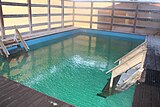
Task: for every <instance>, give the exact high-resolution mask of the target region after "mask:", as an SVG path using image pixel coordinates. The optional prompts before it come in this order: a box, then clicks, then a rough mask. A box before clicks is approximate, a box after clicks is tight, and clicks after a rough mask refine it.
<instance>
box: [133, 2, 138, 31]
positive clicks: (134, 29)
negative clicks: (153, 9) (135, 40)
mask: <svg viewBox="0 0 160 107" xmlns="http://www.w3.org/2000/svg"><path fill="white" fill-rule="evenodd" d="M138 5H139V3H136V13H135V18H134V25H133V33H135V31H136V25H137V17H138Z"/></svg>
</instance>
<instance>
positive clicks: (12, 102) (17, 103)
mask: <svg viewBox="0 0 160 107" xmlns="http://www.w3.org/2000/svg"><path fill="white" fill-rule="evenodd" d="M54 104H57V105H55V106H54ZM0 107H74V106H73V105H70V104H67V103H65V102H63V101H60V100H58V99H55V98H52V97H49V96H47V95H45V94H43V93H40V92H38V91H36V90H33V89H31V88H29V87H26V86H24V85H22V84H19V83H17V82H14V81H12V80H9V79H7V78H5V77H0Z"/></svg>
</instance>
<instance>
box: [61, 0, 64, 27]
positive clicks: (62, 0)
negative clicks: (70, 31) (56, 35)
mask: <svg viewBox="0 0 160 107" xmlns="http://www.w3.org/2000/svg"><path fill="white" fill-rule="evenodd" d="M61 6H62V18H61V21H62V28H64V0H61Z"/></svg>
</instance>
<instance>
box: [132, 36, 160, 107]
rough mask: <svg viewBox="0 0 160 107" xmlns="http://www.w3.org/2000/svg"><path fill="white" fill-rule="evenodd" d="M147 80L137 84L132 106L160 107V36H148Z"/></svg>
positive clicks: (145, 74) (144, 76)
mask: <svg viewBox="0 0 160 107" xmlns="http://www.w3.org/2000/svg"><path fill="white" fill-rule="evenodd" d="M147 43H148V44H147V48H148V51H147V55H146V59H145V73H143V74H144V75H143V78H145V82H140V83H138V84H137V85H136V89H135V93H134V98H133V103H132V107H160V36H148V37H147Z"/></svg>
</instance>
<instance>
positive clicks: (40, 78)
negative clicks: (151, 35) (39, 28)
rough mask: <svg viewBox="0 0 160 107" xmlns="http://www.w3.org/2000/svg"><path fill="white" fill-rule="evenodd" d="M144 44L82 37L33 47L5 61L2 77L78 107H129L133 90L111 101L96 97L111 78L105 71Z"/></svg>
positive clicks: (116, 96)
mask: <svg viewBox="0 0 160 107" xmlns="http://www.w3.org/2000/svg"><path fill="white" fill-rule="evenodd" d="M141 42H142V41H137V40H134V39H122V38H113V37H101V36H99V37H96V36H87V35H84V34H79V35H76V36H71V38H66V39H64V40H60V41H53V42H52V44H51V42H48V44H47V43H45V46H43V47H41V46H40V45H39V46H38V45H37V46H36V48H35V47H34V46H32V47H30V48H31V51H30V52H29V53H23V54H21V55H17V56H16V57H14V58H11V59H10V60H8V61H7V60H5V59H3V58H1V59H0V70H1V71H0V75H3V76H5V77H8V78H10V79H12V80H15V81H17V82H20V83H22V84H24V85H26V86H29V87H31V88H34V89H36V90H38V91H40V92H43V93H45V94H48V95H49V96H53V97H56V98H59V99H61V100H64V101H66V102H68V103H71V104H73V105H76V106H80V107H85V106H86V107H106V106H107V107H128V106H130V105H131V104H132V96H133V91H134V89H133V88H131V89H129V90H128V91H126V92H123V93H120V94H118V95H115V96H112V97H110V98H108V99H103V98H100V97H98V96H96V94H97V93H98V92H100V91H101V90H102V88H103V87H104V85H105V84H106V82H107V79H108V78H109V77H110V75H105V72H106V71H107V70H108V69H111V68H112V67H114V66H115V64H114V63H113V62H114V61H115V60H116V59H118V58H120V57H121V56H123V55H124V54H126V53H127V52H128V51H130V50H131V49H133V48H134V47H136V46H137V45H138V44H140V43H141ZM41 45H42V44H41ZM113 98H114V100H113ZM119 99H123V101H124V102H125V103H124V102H123V101H121V100H119ZM116 100H117V101H116ZM126 102H128V104H126ZM119 104H120V105H119ZM113 105H115V106H113Z"/></svg>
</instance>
